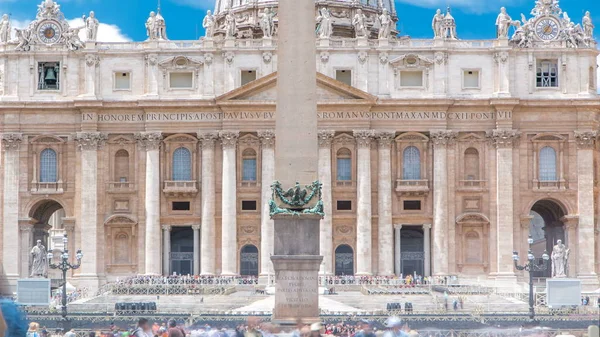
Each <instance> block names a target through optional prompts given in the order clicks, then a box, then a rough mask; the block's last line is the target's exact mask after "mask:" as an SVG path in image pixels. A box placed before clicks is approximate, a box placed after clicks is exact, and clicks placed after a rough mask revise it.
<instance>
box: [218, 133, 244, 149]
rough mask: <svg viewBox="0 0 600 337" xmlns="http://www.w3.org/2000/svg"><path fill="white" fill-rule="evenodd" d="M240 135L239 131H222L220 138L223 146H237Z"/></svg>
mask: <svg viewBox="0 0 600 337" xmlns="http://www.w3.org/2000/svg"><path fill="white" fill-rule="evenodd" d="M239 135H240V132H239V131H221V132H219V138H220V139H221V143H222V144H223V148H235V146H236V145H237V140H238V137H239Z"/></svg>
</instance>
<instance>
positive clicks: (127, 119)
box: [82, 111, 512, 123]
mask: <svg viewBox="0 0 600 337" xmlns="http://www.w3.org/2000/svg"><path fill="white" fill-rule="evenodd" d="M318 118H319V119H321V120H340V119H370V120H389V121H395V120H398V121H410V120H412V121H444V120H448V121H494V120H500V119H511V118H512V112H509V111H499V112H441V111H432V112H423V111H412V112H411V111H396V112H370V111H362V112H361V111H332V112H319V113H318ZM274 119H275V112H185V113H162V112H149V113H130V114H117V113H99V114H91V113H84V114H83V115H82V121H83V122H97V123H145V122H147V123H155V122H211V121H213V122H218V121H226V120H274Z"/></svg>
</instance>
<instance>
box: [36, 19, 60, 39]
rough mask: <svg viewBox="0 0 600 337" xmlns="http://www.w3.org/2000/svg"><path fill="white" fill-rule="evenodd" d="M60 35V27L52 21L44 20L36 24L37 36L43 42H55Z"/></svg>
mask: <svg viewBox="0 0 600 337" xmlns="http://www.w3.org/2000/svg"><path fill="white" fill-rule="evenodd" d="M61 35H62V31H61V27H60V25H59V24H57V23H56V22H54V21H44V22H42V23H41V24H40V25H39V26H38V37H39V39H40V41H42V42H43V43H45V44H53V43H57V42H58V41H59V40H60V36H61Z"/></svg>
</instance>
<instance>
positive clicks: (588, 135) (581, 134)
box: [575, 131, 598, 149]
mask: <svg viewBox="0 0 600 337" xmlns="http://www.w3.org/2000/svg"><path fill="white" fill-rule="evenodd" d="M596 137H598V132H596V131H575V140H576V141H577V148H579V149H593V148H594V145H595V143H596Z"/></svg>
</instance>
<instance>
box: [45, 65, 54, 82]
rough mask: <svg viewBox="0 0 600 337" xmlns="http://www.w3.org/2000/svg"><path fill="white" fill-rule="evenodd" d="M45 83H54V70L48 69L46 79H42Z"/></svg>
mask: <svg viewBox="0 0 600 337" xmlns="http://www.w3.org/2000/svg"><path fill="white" fill-rule="evenodd" d="M44 79H45V80H46V81H56V74H55V73H54V69H52V68H48V70H46V77H44Z"/></svg>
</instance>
